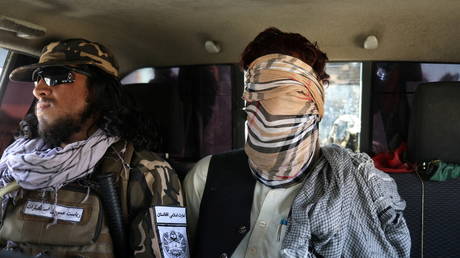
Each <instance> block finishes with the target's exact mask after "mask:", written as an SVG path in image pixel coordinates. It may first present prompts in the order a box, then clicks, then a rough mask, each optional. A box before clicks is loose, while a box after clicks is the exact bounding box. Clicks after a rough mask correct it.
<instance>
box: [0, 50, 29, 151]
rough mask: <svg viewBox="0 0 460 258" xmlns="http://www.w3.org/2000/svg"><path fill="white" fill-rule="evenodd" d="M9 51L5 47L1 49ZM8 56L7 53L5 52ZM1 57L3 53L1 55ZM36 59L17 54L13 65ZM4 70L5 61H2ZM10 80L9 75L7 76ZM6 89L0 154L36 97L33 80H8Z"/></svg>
mask: <svg viewBox="0 0 460 258" xmlns="http://www.w3.org/2000/svg"><path fill="white" fill-rule="evenodd" d="M1 51H2V52H3V53H5V52H6V53H7V52H8V51H6V50H5V49H1ZM5 57H6V54H5ZM0 58H1V55H0ZM35 62H36V60H35V59H34V58H32V57H29V56H24V55H17V56H16V59H15V61H14V62H13V64H12V65H13V66H14V67H16V66H20V65H27V64H31V63H35ZM1 64H2V70H3V64H4V62H1ZM5 78H6V80H8V77H5ZM3 87H5V91H4V92H3V97H2V98H1V104H0V154H1V153H3V150H4V149H5V148H6V147H7V146H8V145H9V144H10V143H11V142H12V141H13V136H14V133H15V131H16V128H17V126H18V124H19V121H20V120H21V119H22V118H23V117H24V116H25V114H27V111H28V110H29V108H30V106H31V103H32V101H33V99H34V97H33V95H32V89H33V88H34V84H33V83H32V82H13V81H8V82H7V83H5V84H3Z"/></svg>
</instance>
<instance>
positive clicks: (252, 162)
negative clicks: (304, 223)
mask: <svg viewBox="0 0 460 258" xmlns="http://www.w3.org/2000/svg"><path fill="white" fill-rule="evenodd" d="M243 99H245V100H246V101H247V102H248V104H247V106H246V112H247V121H248V129H249V130H248V131H249V135H248V140H247V142H246V145H245V152H246V154H247V155H248V157H249V166H250V168H251V171H252V172H253V174H254V176H255V177H256V178H257V179H258V180H259V181H260V182H262V183H263V184H265V185H267V186H270V187H280V186H285V185H287V184H289V183H292V182H295V181H298V180H300V179H301V175H303V174H304V173H303V172H304V171H305V170H306V169H307V168H308V165H309V164H310V163H311V162H312V160H313V157H314V156H315V154H316V152H317V151H318V148H317V147H318V123H319V121H320V119H321V117H322V116H323V113H324V88H323V85H322V83H321V82H320V81H318V79H317V77H316V74H315V72H314V71H313V69H312V68H311V67H310V66H309V65H308V64H306V63H304V62H303V61H301V60H299V59H297V58H295V57H292V56H287V55H281V54H270V55H266V56H262V57H260V58H258V59H256V60H255V61H254V62H252V63H251V65H250V66H249V68H248V70H247V71H246V73H245V91H244V93H243Z"/></svg>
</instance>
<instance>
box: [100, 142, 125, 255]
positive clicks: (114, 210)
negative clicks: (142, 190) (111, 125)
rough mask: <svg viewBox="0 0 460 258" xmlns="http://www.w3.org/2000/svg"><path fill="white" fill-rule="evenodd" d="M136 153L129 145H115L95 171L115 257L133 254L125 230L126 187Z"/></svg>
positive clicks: (123, 143) (118, 143)
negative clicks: (134, 153) (130, 165)
mask: <svg viewBox="0 0 460 258" xmlns="http://www.w3.org/2000/svg"><path fill="white" fill-rule="evenodd" d="M133 152H134V148H133V147H132V145H131V144H129V143H127V142H126V141H119V142H117V143H115V144H113V145H112V146H111V147H110V149H109V150H108V151H107V152H106V154H105V155H104V157H103V158H102V159H101V161H100V163H99V165H98V169H97V171H96V182H97V183H98V191H97V193H98V195H99V197H100V198H101V201H102V205H103V207H104V212H105V215H106V218H107V224H108V227H109V231H110V236H111V238H112V242H113V247H114V254H115V257H129V254H130V251H129V245H128V238H127V230H126V223H127V222H128V221H127V219H128V208H127V184H128V180H129V164H130V163H131V159H132V156H133ZM116 182H119V183H118V185H117V183H116ZM120 196H121V198H120ZM125 198H126V199H125ZM124 199H125V200H124Z"/></svg>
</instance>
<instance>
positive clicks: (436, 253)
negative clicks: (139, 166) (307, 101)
mask: <svg viewBox="0 0 460 258" xmlns="http://www.w3.org/2000/svg"><path fill="white" fill-rule="evenodd" d="M459 10H460V1H453V0H438V1H430V0H406V1H395V0H388V1H384V0H365V1H364V0H348V1H339V0H326V1H325V0H322V1H319V0H284V1H277V0H232V1H230V0H221V1H211V0H195V1H184V0H137V1H116V0H106V1H101V0H76V1H66V0H53V1H52V0H2V1H0V153H2V152H3V150H4V148H5V147H6V146H8V145H9V144H10V143H11V142H12V141H13V137H14V134H15V131H16V129H17V126H18V123H19V121H20V120H21V119H22V118H23V117H24V115H26V114H27V112H29V111H30V110H31V106H32V103H33V95H32V88H33V87H34V86H33V83H32V82H30V83H28V82H13V81H10V80H9V78H8V75H9V73H10V72H11V71H12V70H13V69H14V68H15V67H18V66H21V65H26V64H31V63H35V62H37V58H38V56H39V55H40V51H41V49H42V47H43V46H44V45H45V44H47V43H49V42H52V41H54V40H59V39H66V38H85V39H88V40H92V41H97V42H100V43H102V44H103V45H105V46H107V47H108V48H109V49H111V50H112V52H113V53H114V55H115V57H116V58H117V59H118V62H119V64H120V72H121V76H120V80H121V83H122V85H123V87H124V89H125V90H126V91H127V93H128V94H129V95H130V96H131V97H132V98H133V100H134V101H135V103H136V104H137V105H138V106H139V108H140V110H141V112H142V113H144V115H147V116H150V117H152V118H153V119H155V121H156V124H157V126H158V130H159V131H160V135H161V137H162V144H161V146H160V148H159V150H157V151H158V152H159V153H161V154H162V155H163V156H164V157H165V158H166V159H167V160H168V161H169V162H170V163H171V164H172V166H173V167H174V168H175V169H176V171H177V172H178V174H179V176H180V177H181V178H182V179H183V178H184V177H185V175H186V173H187V171H188V170H189V169H190V168H191V167H192V166H193V164H194V163H195V162H196V161H198V160H199V159H200V158H202V157H204V156H206V155H210V154H216V153H222V152H225V151H229V150H232V149H237V148H242V147H243V146H244V142H245V112H244V111H243V108H244V102H243V100H242V99H241V95H242V92H243V77H244V74H243V71H242V70H241V69H240V67H239V65H238V62H239V58H240V55H241V52H242V51H243V49H244V47H245V46H246V45H247V44H248V43H249V42H250V41H251V40H252V39H254V37H255V36H256V35H257V34H258V33H259V32H261V31H262V30H264V29H266V28H268V27H277V28H279V29H280V30H282V31H286V32H296V33H300V34H302V35H304V36H305V37H306V38H308V39H309V40H311V41H316V42H317V43H318V45H319V47H320V49H321V50H322V51H324V52H326V53H327V55H328V57H329V63H328V64H327V68H326V72H327V73H329V75H330V82H329V85H328V87H327V89H326V106H325V110H326V111H325V117H324V118H323V120H322V122H321V124H320V142H321V144H322V145H325V144H331V143H335V144H339V145H341V146H343V147H347V148H350V149H352V150H355V151H361V152H365V153H367V154H369V155H370V156H371V157H376V158H375V162H376V166H377V167H378V168H380V169H382V170H383V171H385V172H388V173H389V174H390V175H391V176H392V177H393V178H394V179H395V180H396V183H397V185H398V191H399V193H400V194H401V196H402V197H403V198H404V199H405V200H406V202H407V203H406V204H407V207H406V211H405V215H404V216H405V218H406V220H407V223H408V226H409V229H410V233H411V238H412V249H411V256H412V257H455V256H458V254H459V253H460V245H458V244H457V243H456V239H457V238H458V237H460V220H459V219H458V218H460V199H459V198H458V196H459V194H460V181H459V179H456V178H450V179H447V180H442V181H433V180H430V178H428V177H426V176H424V174H423V173H425V172H426V170H427V168H426V167H427V166H428V165H429V164H433V162H434V161H436V160H438V161H440V162H444V163H447V164H450V165H451V166H454V167H455V166H460V156H459V155H458V146H460V133H459V132H460V131H459V130H458V129H457V128H458V127H460V117H459V115H458V113H457V110H459V109H460V101H458V100H459V99H460V44H458V43H457V42H460V30H459V27H458V22H459V15H458V11H459ZM427 164H428V165H427ZM457 164H458V165H457ZM453 177H454V176H453Z"/></svg>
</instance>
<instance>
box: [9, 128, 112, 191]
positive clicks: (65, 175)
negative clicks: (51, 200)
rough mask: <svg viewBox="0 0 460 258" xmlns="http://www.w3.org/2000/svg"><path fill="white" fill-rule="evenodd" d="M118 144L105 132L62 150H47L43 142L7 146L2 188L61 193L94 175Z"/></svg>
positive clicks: (26, 141)
mask: <svg viewBox="0 0 460 258" xmlns="http://www.w3.org/2000/svg"><path fill="white" fill-rule="evenodd" d="M117 140H118V138H117V137H109V136H107V135H105V134H104V133H103V132H102V130H97V131H96V132H95V133H94V134H92V135H91V136H90V137H89V138H88V139H86V140H83V141H78V142H74V143H71V144H68V145H66V146H65V147H63V148H61V147H55V148H48V147H47V145H46V144H45V142H44V141H43V140H42V139H40V138H37V139H26V138H19V139H17V140H16V141H15V142H13V143H12V144H11V145H10V146H8V148H7V149H6V150H5V151H4V153H3V156H2V158H1V160H0V187H4V186H5V185H7V184H8V183H11V182H13V181H16V182H17V183H18V184H19V185H20V186H21V187H22V188H24V189H28V190H36V189H50V190H58V189H59V188H61V187H62V186H63V185H65V184H67V183H69V182H72V181H74V180H76V179H79V178H82V177H84V176H86V175H88V174H90V173H92V172H93V170H94V167H95V165H96V164H97V162H98V161H99V160H100V159H101V158H102V157H103V155H104V153H105V152H106V150H107V149H108V148H109V146H110V145H112V143H114V142H116V141H117Z"/></svg>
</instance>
